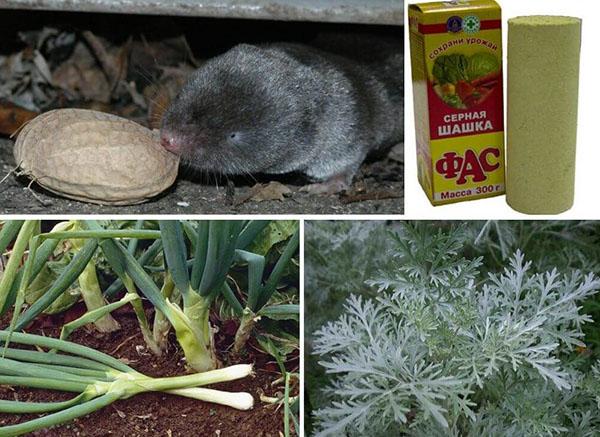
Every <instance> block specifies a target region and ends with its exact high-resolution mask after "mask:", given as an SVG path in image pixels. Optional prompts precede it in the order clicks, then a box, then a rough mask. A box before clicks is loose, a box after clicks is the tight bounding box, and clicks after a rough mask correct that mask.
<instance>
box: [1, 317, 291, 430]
mask: <svg viewBox="0 0 600 437" xmlns="http://www.w3.org/2000/svg"><path fill="white" fill-rule="evenodd" d="M80 311H81V310H80V309H76V310H75V313H78V312H80ZM113 315H114V316H115V317H116V318H117V320H118V321H119V323H121V327H122V329H120V330H118V331H116V332H113V333H110V334H100V333H98V332H97V331H95V330H93V329H91V328H90V329H85V328H83V329H80V330H78V331H76V332H74V333H73V334H72V335H71V337H70V340H71V341H74V342H76V343H80V344H83V345H86V346H89V347H92V348H95V349H97V350H100V351H102V352H105V353H108V354H110V355H112V356H114V357H116V358H119V359H123V360H127V361H126V362H127V363H128V364H129V365H130V366H131V367H133V368H135V369H136V370H138V371H140V372H142V373H144V374H146V375H150V376H174V375H181V374H185V373H186V372H185V367H184V362H183V360H182V359H183V355H182V353H181V351H180V349H179V347H178V346H177V343H176V340H175V338H174V336H173V337H172V338H170V343H169V348H168V350H167V352H166V353H164V354H163V356H162V357H156V356H154V355H153V354H151V353H149V352H148V350H147V349H146V348H145V345H144V342H143V339H142V336H141V333H140V330H139V327H138V325H137V321H136V320H135V317H134V315H133V314H131V312H130V311H127V310H126V311H120V312H118V313H117V314H115V313H113ZM76 316H77V314H74V312H73V311H69V312H67V313H66V314H64V315H61V316H54V317H51V316H43V317H41V318H38V320H37V321H36V324H35V325H34V326H32V327H30V329H29V330H28V332H30V333H36V334H41V335H46V336H52V337H58V336H59V332H60V326H62V323H63V322H64V321H65V317H66V318H67V319H71V318H73V317H76ZM6 320H7V318H6V317H4V318H3V322H2V324H1V325H2V326H6ZM225 331H229V330H228V329H223V330H222V332H221V334H218V335H217V338H216V341H217V345H218V346H219V347H221V346H222V347H226V346H225V345H226V343H228V342H230V340H231V338H229V335H227V334H226V333H225ZM229 344H230V343H229ZM294 361H296V359H294ZM238 362H245V363H247V362H253V363H254V364H255V372H256V375H255V377H253V378H245V379H242V380H238V381H233V382H228V383H222V384H214V385H212V386H210V387H211V388H218V389H222V390H229V391H246V392H249V393H251V394H252V396H253V397H254V400H255V406H254V409H252V410H250V411H238V410H235V409H233V408H228V407H224V406H220V405H215V404H210V403H206V402H202V401H197V400H194V399H187V398H183V397H179V396H172V395H167V394H163V393H146V394H141V395H137V396H134V397H132V398H129V399H126V400H120V401H117V402H115V403H113V404H112V405H110V406H108V407H106V408H103V409H101V410H99V411H96V412H94V413H92V414H90V415H88V416H86V417H82V418H79V419H77V420H75V421H73V422H71V423H67V424H64V425H61V426H58V427H55V428H53V429H50V430H41V431H37V432H35V433H32V434H31V435H36V436H52V437H54V436H56V437H70V436H90V437H91V436H127V437H137V436H140V437H141V436H173V437H175V436H181V437H183V436H185V437H189V436H223V437H225V436H262V437H269V436H273V437H275V436H279V435H280V433H281V432H282V431H283V409H282V408H278V407H277V405H270V404H265V403H262V402H261V401H260V399H259V396H260V394H261V393H265V394H266V395H268V396H276V394H277V392H283V387H282V386H275V387H273V386H272V385H271V382H272V381H274V380H275V379H277V378H278V377H279V373H278V372H277V367H276V365H275V364H274V363H273V362H272V360H271V359H270V357H269V356H267V355H264V354H262V353H261V352H260V351H258V350H257V349H255V348H253V347H252V348H251V351H250V353H249V356H248V357H247V358H246V360H239V361H238ZM228 364H236V363H235V362H231V363H228ZM294 364H295V363H294V362H293V363H292V365H294ZM73 396H74V394H72V393H62V392H56V391H50V390H39V389H29V388H22V387H7V386H0V398H2V399H17V400H24V401H29V400H30V401H38V402H40V401H46V402H48V401H51V402H52V401H61V400H66V399H69V398H71V397H73ZM35 417H37V416H36V415H22V416H17V415H11V414H0V426H5V425H10V424H14V423H18V422H21V421H24V420H27V419H32V418H35Z"/></svg>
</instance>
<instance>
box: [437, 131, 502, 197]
mask: <svg viewBox="0 0 600 437" xmlns="http://www.w3.org/2000/svg"><path fill="white" fill-rule="evenodd" d="M502 140H503V134H502V132H499V133H498V132H496V133H491V134H487V135H475V136H470V137H469V138H468V141H465V138H464V137H454V138H449V139H442V140H433V141H432V142H431V150H432V156H431V159H432V162H433V164H434V165H433V181H432V182H433V186H434V187H435V193H434V200H437V201H457V200H464V199H466V198H472V197H485V196H489V195H494V194H498V193H503V192H504V165H503V164H504V148H503V147H502V146H499V145H501V144H502Z"/></svg>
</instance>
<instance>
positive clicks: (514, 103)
mask: <svg viewBox="0 0 600 437" xmlns="http://www.w3.org/2000/svg"><path fill="white" fill-rule="evenodd" d="M580 49H581V20H580V19H579V18H573V17H555V16H530V17H517V18H513V19H510V20H509V21H508V118H507V130H508V132H507V154H506V157H507V171H506V201H507V202H508V204H509V205H510V206H511V207H512V208H513V209H515V210H517V211H520V212H523V213H526V214H558V213H561V212H564V211H566V210H568V209H570V208H571V206H573V198H574V192H575V145H576V142H577V100H578V98H577V94H578V89H579V53H580Z"/></svg>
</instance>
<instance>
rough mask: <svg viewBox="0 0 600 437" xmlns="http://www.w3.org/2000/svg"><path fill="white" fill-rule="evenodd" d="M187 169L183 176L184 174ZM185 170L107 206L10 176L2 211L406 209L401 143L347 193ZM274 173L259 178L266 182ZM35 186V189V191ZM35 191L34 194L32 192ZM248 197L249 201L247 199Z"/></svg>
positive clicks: (10, 165)
mask: <svg viewBox="0 0 600 437" xmlns="http://www.w3.org/2000/svg"><path fill="white" fill-rule="evenodd" d="M12 145H13V142H12V141H11V140H8V139H1V138H0V180H2V179H3V178H4V177H5V176H6V175H7V174H8V173H9V172H11V170H13V169H14V168H15V161H14V158H13V155H12ZM182 173H183V175H184V176H183V177H182V176H181V174H182ZM185 173H186V172H181V173H180V177H179V178H178V180H177V182H176V183H175V185H174V186H173V187H171V189H169V190H167V192H166V193H164V194H163V195H161V196H159V197H157V198H155V199H153V200H151V201H150V202H147V203H143V204H141V205H133V206H104V205H93V204H88V203H83V202H78V201H75V200H70V199H64V198H61V197H58V196H57V195H55V194H53V193H50V192H48V191H46V190H44V189H43V188H42V187H40V186H38V185H36V184H32V185H31V190H28V189H27V186H28V185H29V182H30V181H29V180H28V179H27V178H26V177H17V176H15V175H14V174H11V175H9V176H8V177H7V178H6V180H4V181H3V182H2V183H1V184H0V214H61V213H69V214H402V213H403V211H404V165H403V145H402V144H399V145H398V146H396V147H395V148H393V149H392V150H391V152H390V153H389V155H388V156H387V157H385V158H383V159H381V160H378V161H373V162H369V163H365V164H363V166H362V167H361V169H360V173H359V175H358V176H357V178H356V180H355V182H354V183H353V184H352V187H350V189H349V190H348V191H347V192H346V193H343V194H333V195H316V194H308V193H305V192H301V191H300V189H301V188H302V186H303V185H305V182H303V181H299V180H298V177H293V176H289V177H280V178H277V180H278V181H279V182H281V183H283V184H285V185H286V186H287V187H288V188H289V189H290V190H291V191H292V193H291V195H289V196H288V197H285V198H284V199H283V200H264V201H260V202H258V201H255V200H253V199H251V198H250V199H248V198H249V197H251V193H252V187H253V186H254V184H255V183H256V181H255V180H250V179H241V178H238V179H234V180H232V181H231V183H229V185H228V184H227V181H226V180H222V181H219V182H218V183H215V181H214V179H213V180H212V183H210V184H209V183H207V182H202V181H194V180H191V179H189V178H186V176H185ZM270 180H272V178H271V177H268V176H267V177H262V178H257V181H258V182H260V183H268V182H269V181H270ZM32 191H33V192H32ZM34 193H35V195H34ZM245 199H247V200H245Z"/></svg>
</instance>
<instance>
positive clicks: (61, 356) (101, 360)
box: [0, 331, 254, 437]
mask: <svg viewBox="0 0 600 437" xmlns="http://www.w3.org/2000/svg"><path fill="white" fill-rule="evenodd" d="M9 336H10V340H11V342H14V343H20V344H26V345H32V346H36V347H39V348H49V349H53V350H55V351H57V352H50V353H49V352H40V351H37V350H25V349H12V348H7V349H6V350H5V353H4V356H3V357H1V358H0V384H7V385H15V386H24V387H35V388H45V389H54V390H61V391H69V392H74V393H78V395H77V396H75V397H73V398H72V399H70V400H68V401H63V402H20V401H11V400H0V412H2V413H14V414H24V413H35V414H44V413H47V414H46V415H45V416H42V417H40V418H37V419H33V420H29V421H26V422H23V423H19V424H16V425H9V426H4V427H0V435H2V436H6V437H12V436H19V435H22V434H26V433H29V432H33V431H36V430H38V429H42V428H47V427H51V426H55V425H59V424H62V423H65V422H68V421H71V420H73V419H75V418H77V417H81V416H84V415H87V414H90V413H92V412H94V411H96V410H99V409H100V408H103V407H105V406H107V405H110V404H111V403H113V402H115V401H116V400H118V399H127V398H129V397H132V396H135V395H136V394H139V393H145V392H150V391H160V392H165V393H170V394H173V395H179V396H185V397H189V398H192V399H198V400H202V401H205V402H213V403H217V404H221V405H226V406H230V407H232V408H236V409H239V410H248V409H251V408H252V406H253V402H254V400H253V398H252V396H251V395H250V394H249V393H243V392H241V393H232V392H225V391H220V390H213V389H207V388H204V386H205V385H209V384H214V383H218V382H225V381H232V380H236V379H241V378H244V377H246V376H249V375H251V374H252V365H250V364H238V365H234V366H230V367H225V368H222V369H218V370H212V371H208V372H202V373H195V374H189V375H184V376H171V377H165V378H152V377H149V376H146V375H144V374H142V373H140V372H137V371H136V370H134V369H133V368H131V367H129V366H127V365H126V364H124V363H123V362H121V361H119V360H117V359H115V358H113V357H111V356H109V355H107V354H104V353H102V352H99V351H96V350H94V349H91V348H88V347H85V346H81V345H79V344H76V343H71V342H68V341H65V340H59V339H54V338H48V337H43V336H39V335H33V334H25V333H18V332H14V333H12V336H11V334H10V333H9V332H8V331H0V341H5V340H7V339H8V338H9Z"/></svg>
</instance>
